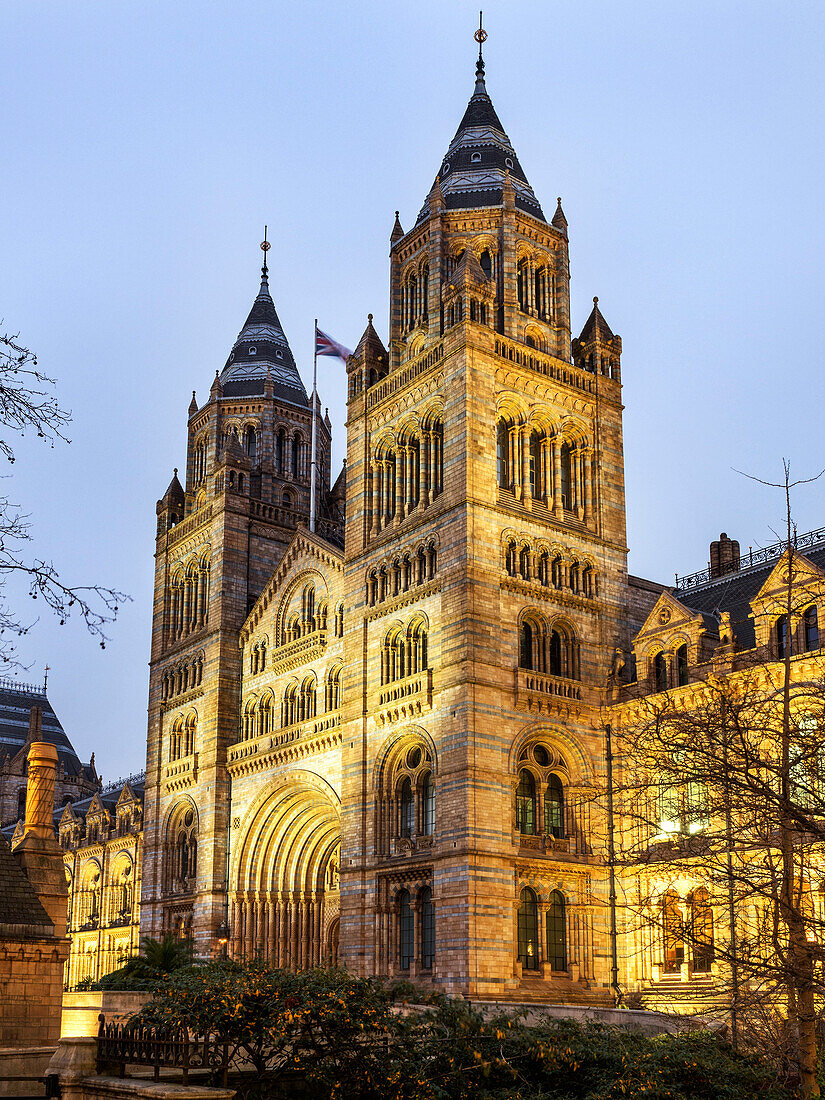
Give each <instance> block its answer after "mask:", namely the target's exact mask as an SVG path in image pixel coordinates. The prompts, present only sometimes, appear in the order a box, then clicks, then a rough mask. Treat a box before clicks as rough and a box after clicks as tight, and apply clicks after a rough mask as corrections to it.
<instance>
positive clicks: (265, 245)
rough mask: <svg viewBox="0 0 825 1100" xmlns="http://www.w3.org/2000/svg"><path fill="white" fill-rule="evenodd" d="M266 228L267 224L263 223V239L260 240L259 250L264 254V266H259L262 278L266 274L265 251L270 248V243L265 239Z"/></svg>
mask: <svg viewBox="0 0 825 1100" xmlns="http://www.w3.org/2000/svg"><path fill="white" fill-rule="evenodd" d="M267 229H268V226H266V225H265V226H264V239H263V240H262V241H261V252H263V254H264V266H263V267H262V268H261V273H262V274H263V277H264V278H266V276H267V267H266V254H267V252H269V250H270V248H272V245H271V244H270V243H269V241H268V240H267V239H266V231H267Z"/></svg>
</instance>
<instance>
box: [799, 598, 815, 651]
mask: <svg viewBox="0 0 825 1100" xmlns="http://www.w3.org/2000/svg"><path fill="white" fill-rule="evenodd" d="M802 635H803V642H804V644H805V652H806V653H807V652H809V651H810V650H812V649H819V620H818V617H817V613H816V607H814V605H813V604H811V606H810V607H806V608H805V614H804V615H803V616H802Z"/></svg>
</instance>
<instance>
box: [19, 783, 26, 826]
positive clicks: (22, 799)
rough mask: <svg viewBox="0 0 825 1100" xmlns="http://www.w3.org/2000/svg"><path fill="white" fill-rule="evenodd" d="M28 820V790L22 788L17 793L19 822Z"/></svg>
mask: <svg viewBox="0 0 825 1100" xmlns="http://www.w3.org/2000/svg"><path fill="white" fill-rule="evenodd" d="M25 819H26V788H25V787H21V788H20V790H19V791H18V792H17V820H18V821H25Z"/></svg>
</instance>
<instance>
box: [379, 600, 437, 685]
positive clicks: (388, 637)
mask: <svg viewBox="0 0 825 1100" xmlns="http://www.w3.org/2000/svg"><path fill="white" fill-rule="evenodd" d="M427 642H428V635H427V620H426V618H425V617H424V615H422V614H416V615H413V617H412V618H411V619H410V620H409V622H408V623H407V624H406V625H403V624H401V623H394V624H393V625H392V626H391V627H389V629H388V630H387V632H386V633H385V635H384V639H383V642H382V644H381V683H382V684H392V683H395V681H396V680H404V679H406V677H408V676H416V675H417V674H418V673H419V672H423V671H424V670H425V669H426V668H427V667H428V663H427V662H428V652H427Z"/></svg>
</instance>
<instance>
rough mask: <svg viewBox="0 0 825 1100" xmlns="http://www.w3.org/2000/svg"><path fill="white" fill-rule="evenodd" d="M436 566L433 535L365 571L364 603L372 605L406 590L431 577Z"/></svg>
mask: <svg viewBox="0 0 825 1100" xmlns="http://www.w3.org/2000/svg"><path fill="white" fill-rule="evenodd" d="M437 568H438V549H437V544H436V540H435V538H434V537H432V538H429V539H427V541H426V542H422V543H420V544H419V546H418V548H417V549H416V550H411V551H407V552H406V553H403V554H397V555H396V556H395V557H394V558H393V559H392V561H388V562H382V563H381V564H380V565H378V566H376V567H375V568H373V569H371V570H370V571H369V573H368V574H367V604H368V606H370V607H374V606H375V605H376V604H378V603H383V602H384V600H387V599H390V598H392V597H393V596H398V595H400V594H401V593H402V592H408V591H409V589H410V588H412V587H414V586H418V585H421V584H424V583H425V582H426V581H429V580H432V579H433V577H434V576H435V574H436V570H437Z"/></svg>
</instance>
